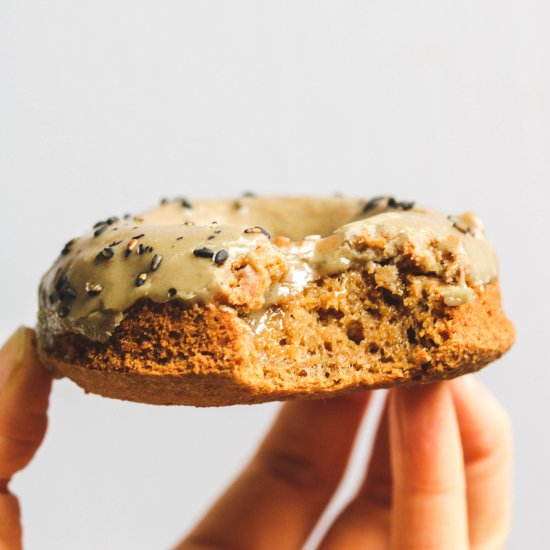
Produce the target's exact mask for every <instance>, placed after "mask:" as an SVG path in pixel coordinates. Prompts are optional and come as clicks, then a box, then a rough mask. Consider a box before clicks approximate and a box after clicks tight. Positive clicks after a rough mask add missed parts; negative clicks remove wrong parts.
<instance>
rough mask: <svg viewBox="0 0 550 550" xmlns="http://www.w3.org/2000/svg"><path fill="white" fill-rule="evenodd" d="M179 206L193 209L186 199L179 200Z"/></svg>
mask: <svg viewBox="0 0 550 550" xmlns="http://www.w3.org/2000/svg"><path fill="white" fill-rule="evenodd" d="M180 204H181V205H182V206H183V208H193V206H192V205H191V203H190V202H189V201H188V200H187V199H180Z"/></svg>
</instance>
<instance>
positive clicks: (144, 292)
mask: <svg viewBox="0 0 550 550" xmlns="http://www.w3.org/2000/svg"><path fill="white" fill-rule="evenodd" d="M39 298H40V310H39V313H38V327H37V330H38V346H39V352H40V354H41V357H42V359H43V360H44V362H45V363H46V364H47V365H48V366H49V367H50V368H51V369H53V370H54V371H55V373H56V374H57V375H59V376H66V377H68V378H70V379H72V380H73V381H75V382H76V383H77V384H79V385H80V386H81V387H82V388H84V390H86V391H87V392H93V393H97V394H100V395H103V396H107V397H113V398H118V399H126V400H130V401H138V402H143V403H155V404H165V405H168V404H181V405H195V406H212V405H232V404H238V403H259V402H263V401H271V400H280V399H287V398H292V397H326V396H330V395H335V394H338V393H341V392H346V391H354V390H365V389H372V388H384V387H390V386H394V385H397V384H414V383H425V382H430V381H434V380H439V379H445V378H452V377H455V376H459V375H461V374H464V373H467V372H471V371H476V370H478V369H480V368H481V367H483V366H484V365H487V364H488V363H490V362H491V361H494V360H495V359H497V358H498V357H500V356H501V355H502V354H503V353H504V352H506V351H507V350H508V348H509V347H510V346H511V345H512V343H513V340H514V330H513V326H512V324H511V323H510V321H509V320H508V319H507V318H506V316H505V314H504V312H503V311H502V308H501V303H500V294H499V283H498V273H497V259H496V256H495V253H494V252H493V250H492V248H491V247H490V245H489V244H488V242H487V241H486V240H485V238H484V234H483V225H482V223H481V221H480V219H479V218H478V217H477V216H476V215H474V214H472V213H467V214H463V215H461V216H457V217H454V216H448V215H445V214H442V213H439V212H436V211H433V210H428V209H426V208H422V207H419V206H416V205H414V204H413V203H412V202H400V201H397V200H396V199H394V198H393V197H375V198H372V199H370V200H368V201H365V200H359V199H349V198H343V197H333V198H314V197H272V198H257V197H255V196H244V197H242V198H240V199H238V200H201V201H194V202H189V201H188V200H186V199H177V200H171V201H166V200H163V201H162V202H161V205H160V206H159V207H157V208H154V209H152V210H149V211H147V212H145V213H144V214H142V215H139V216H129V215H127V216H124V217H123V218H122V219H119V218H117V217H111V218H108V219H106V220H104V221H100V222H98V223H97V224H95V225H94V227H93V228H92V229H91V230H90V231H89V232H88V233H86V234H85V235H83V236H82V237H79V238H76V239H72V240H71V241H69V242H68V243H67V244H66V245H65V247H64V248H63V250H62V251H61V255H60V256H59V258H58V259H57V260H56V262H55V263H54V265H53V267H52V268H51V269H50V270H49V271H48V272H47V273H46V274H45V275H44V277H43V279H42V282H41V285H40V292H39Z"/></svg>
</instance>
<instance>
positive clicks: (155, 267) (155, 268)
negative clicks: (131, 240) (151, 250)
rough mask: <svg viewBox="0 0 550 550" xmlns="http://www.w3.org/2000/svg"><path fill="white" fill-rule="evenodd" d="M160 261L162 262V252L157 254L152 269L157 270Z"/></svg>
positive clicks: (152, 262)
mask: <svg viewBox="0 0 550 550" xmlns="http://www.w3.org/2000/svg"><path fill="white" fill-rule="evenodd" d="M160 262H162V256H161V255H160V254H155V255H154V256H153V260H152V261H151V271H156V270H157V269H158V268H159V265H160Z"/></svg>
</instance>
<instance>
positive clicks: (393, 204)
mask: <svg viewBox="0 0 550 550" xmlns="http://www.w3.org/2000/svg"><path fill="white" fill-rule="evenodd" d="M398 205H399V203H398V202H397V201H396V200H395V199H394V198H393V197H390V198H389V199H388V208H397V207H398Z"/></svg>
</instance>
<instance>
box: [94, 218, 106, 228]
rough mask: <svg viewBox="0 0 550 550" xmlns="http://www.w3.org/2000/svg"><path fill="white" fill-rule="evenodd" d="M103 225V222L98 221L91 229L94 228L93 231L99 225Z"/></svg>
mask: <svg viewBox="0 0 550 550" xmlns="http://www.w3.org/2000/svg"><path fill="white" fill-rule="evenodd" d="M105 224H106V222H104V221H103V220H102V221H100V222H96V223H94V227H93V228H94V229H97V228H98V227H99V226H100V225H105Z"/></svg>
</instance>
